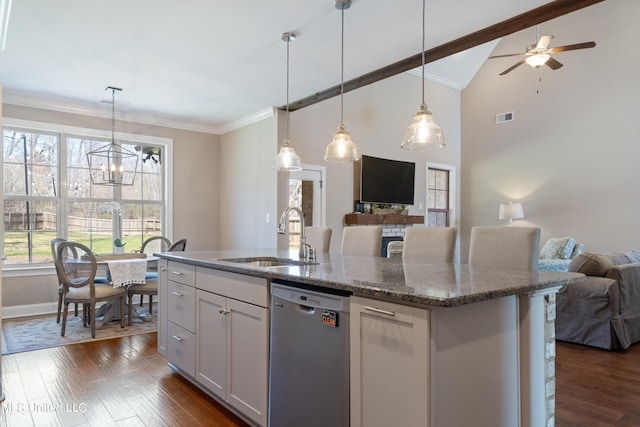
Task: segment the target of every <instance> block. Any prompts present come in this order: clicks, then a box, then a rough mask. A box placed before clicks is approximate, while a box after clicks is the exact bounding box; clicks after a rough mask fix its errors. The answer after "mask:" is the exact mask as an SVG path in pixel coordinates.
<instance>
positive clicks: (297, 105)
mask: <svg viewBox="0 0 640 427" xmlns="http://www.w3.org/2000/svg"><path fill="white" fill-rule="evenodd" d="M603 1H604V0H555V1H552V2H550V3H547V4H545V5H542V6H540V7H538V8H535V9H532V10H530V11H528V12H525V13H522V14H520V15H517V16H514V17H513V18H509V19H507V20H504V21H502V22H499V23H497V24H494V25H491V26H489V27H486V28H483V29H481V30H478V31H476V32H474V33H471V34H467V35H466V36H462V37H460V38H458V39H455V40H452V41H450V42H447V43H445V44H442V45H440V46H436V47H434V48H431V49H428V50H426V51H425V62H426V63H429V62H433V61H437V60H439V59H442V58H445V57H447V56H450V55H453V54H455V53H458V52H462V51H463V50H467V49H470V48H472V47H476V46H479V45H481V44H483V43H487V42H490V41H491V40H495V39H497V38H500V37H504V36H506V35H509V34H512V33H515V32H517V31H520V30H524V29H526V28H530V27H532V26H534V25H537V24H540V23H542V22H546V21H549V20H551V19H554V18H557V17H559V16H563V15H566V14H568V13H571V12H575V11H576V10H580V9H584V8H585V7H588V6H591V5H594V4H596V3H601V2H603ZM421 65H422V53H418V54H417V55H414V56H411V57H409V58H405V59H403V60H400V61H398V62H395V63H393V64H391V65H387V66H385V67H382V68H378V69H377V70H375V71H371V72H370V73H367V74H364V75H362V76H360V77H356V78H354V79H351V80H349V81H346V82H344V93H347V92H350V91H352V90H355V89H359V88H361V87H363V86H367V85H370V84H371V83H376V82H378V81H380V80H384V79H386V78H387V77H391V76H395V75H396V74H400V73H403V72H405V71H409V70H412V69H414V68H417V67H419V66H421ZM338 95H340V85H336V86H333V87H330V88H329V89H325V90H323V91H321V92H316V93H314V94H313V95H310V96H308V97H306V98H302V99H299V100H297V101H294V102H292V103H290V104H289V111H295V110H299V109H301V108H304V107H308V106H310V105H313V104H316V103H318V102H321V101H325V100H327V99H329V98H333V97H334V96H338ZM285 108H286V106H283V107H281V109H285Z"/></svg>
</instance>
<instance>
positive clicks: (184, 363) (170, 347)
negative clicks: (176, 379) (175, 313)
mask: <svg viewBox="0 0 640 427" xmlns="http://www.w3.org/2000/svg"><path fill="white" fill-rule="evenodd" d="M167 329H168V338H169V339H168V343H167V353H168V359H169V362H171V363H173V364H174V365H175V366H177V367H178V368H180V369H182V370H183V371H184V372H185V373H187V374H188V375H190V376H191V377H192V378H193V377H194V376H195V373H196V335H195V334H194V333H192V332H189V331H187V330H186V329H184V328H181V327H180V326H178V325H176V324H174V323H171V322H169V325H168V328H167Z"/></svg>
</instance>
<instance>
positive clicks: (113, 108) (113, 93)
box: [111, 88, 116, 144]
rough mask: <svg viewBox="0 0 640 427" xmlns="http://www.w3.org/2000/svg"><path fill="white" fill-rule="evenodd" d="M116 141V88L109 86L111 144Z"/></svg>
mask: <svg viewBox="0 0 640 427" xmlns="http://www.w3.org/2000/svg"><path fill="white" fill-rule="evenodd" d="M115 143H116V90H115V89H113V88H111V144H115Z"/></svg>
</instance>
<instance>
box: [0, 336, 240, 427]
mask: <svg viewBox="0 0 640 427" xmlns="http://www.w3.org/2000/svg"><path fill="white" fill-rule="evenodd" d="M2 384H3V390H4V392H5V395H6V400H5V401H4V402H3V404H2V406H1V407H0V410H1V412H0V426H7V427H9V426H20V427H24V426H38V427H40V426H163V427H164V426H227V427H228V426H246V423H244V422H243V421H242V420H241V419H239V418H238V417H237V416H235V415H234V414H232V413H231V412H229V411H227V410H226V409H225V408H223V407H222V406H220V405H219V404H218V403H216V402H215V401H214V400H213V399H211V398H210V397H208V396H207V395H206V394H205V393H203V392H201V391H200V390H199V389H198V388H196V387H195V386H193V385H192V384H190V383H189V382H187V381H186V380H184V379H183V378H182V377H181V376H180V375H178V374H176V373H174V372H173V371H172V370H171V369H170V368H169V367H168V366H167V360H166V359H164V358H163V357H162V356H160V355H159V354H158V353H157V334H156V333H150V334H140V335H134V336H129V337H122V338H115V339H110V340H102V341H93V342H89V343H83V344H73V345H68V346H65V347H56V348H50V349H45V350H37V351H31V352H26V353H17V354H11V355H7V356H3V357H2Z"/></svg>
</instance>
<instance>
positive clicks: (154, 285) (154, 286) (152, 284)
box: [129, 280, 158, 294]
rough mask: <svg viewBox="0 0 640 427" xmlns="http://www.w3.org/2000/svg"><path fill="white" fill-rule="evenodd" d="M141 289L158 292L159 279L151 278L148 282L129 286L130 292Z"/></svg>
mask: <svg viewBox="0 0 640 427" xmlns="http://www.w3.org/2000/svg"><path fill="white" fill-rule="evenodd" d="M140 291H146V292H154V291H155V292H158V281H157V280H150V281H148V282H147V283H140V284H137V285H131V286H129V293H134V294H135V293H136V292H140Z"/></svg>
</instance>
